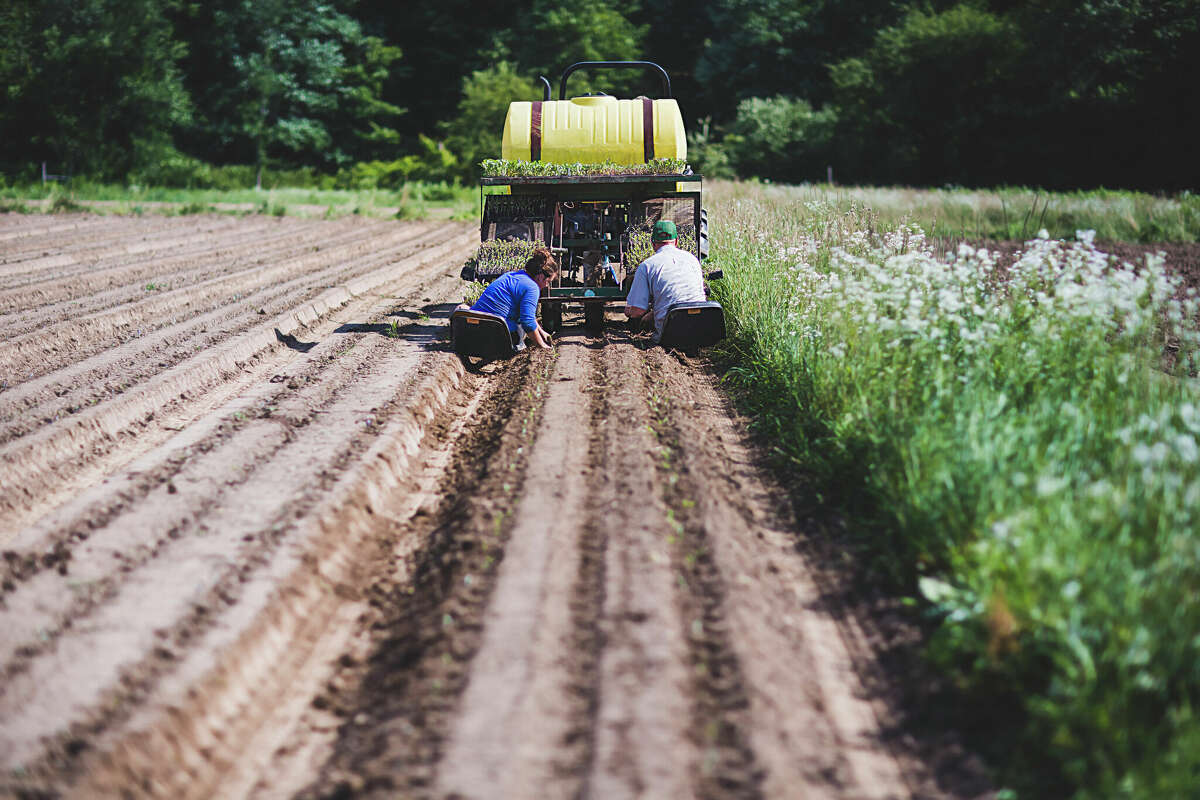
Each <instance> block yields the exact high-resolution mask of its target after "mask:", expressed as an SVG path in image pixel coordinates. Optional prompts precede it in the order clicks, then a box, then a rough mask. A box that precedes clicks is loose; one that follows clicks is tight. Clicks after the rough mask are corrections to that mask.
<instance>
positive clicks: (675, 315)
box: [658, 300, 725, 350]
mask: <svg viewBox="0 0 1200 800" xmlns="http://www.w3.org/2000/svg"><path fill="white" fill-rule="evenodd" d="M724 338H725V311H724V309H722V308H721V304H720V303H718V302H715V301H712V300H707V301H704V302H700V303H676V304H675V305H673V306H671V308H670V309H669V310H668V311H667V321H666V322H665V323H664V324H663V331H662V336H660V337H659V340H658V343H659V344H661V345H662V346H663V347H676V348H679V349H681V350H687V349H691V348H695V347H708V346H709V345H713V344H716V343H717V342H719V341H721V340H722V339H724Z"/></svg>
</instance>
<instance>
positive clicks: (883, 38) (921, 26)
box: [0, 0, 1200, 191]
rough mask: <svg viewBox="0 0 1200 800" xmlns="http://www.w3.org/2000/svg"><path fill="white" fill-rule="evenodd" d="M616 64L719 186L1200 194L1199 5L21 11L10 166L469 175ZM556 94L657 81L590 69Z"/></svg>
mask: <svg viewBox="0 0 1200 800" xmlns="http://www.w3.org/2000/svg"><path fill="white" fill-rule="evenodd" d="M631 58H649V59H651V60H655V61H657V62H659V63H661V64H662V65H663V66H664V67H666V68H667V70H668V71H669V72H670V73H671V76H672V79H673V86H674V93H675V95H676V96H677V97H678V98H679V99H680V102H681V105H682V108H683V111H684V115H685V120H686V121H687V123H688V125H689V133H690V136H691V145H692V150H693V156H692V159H691V160H692V162H693V163H694V164H695V165H696V166H697V167H699V168H700V169H702V170H704V171H705V173H706V174H710V175H712V176H717V177H722V176H728V177H732V176H741V177H750V176H757V177H760V178H764V179H770V180H773V181H777V182H805V181H823V180H824V179H825V178H826V176H827V170H828V169H832V171H833V175H834V178H835V180H836V181H838V182H839V183H843V184H848V183H865V184H880V183H903V184H909V185H923V186H940V185H946V184H954V185H962V186H972V185H974V186H979V185H998V184H999V185H1028V186H1042V187H1049V188H1095V187H1098V186H1108V187H1122V188H1138V189H1146V190H1153V191H1164V190H1166V191H1174V190H1182V189H1190V190H1193V191H1194V190H1195V189H1196V188H1197V187H1196V185H1195V180H1196V174H1197V172H1196V170H1195V169H1194V167H1193V168H1189V166H1188V165H1190V164H1194V163H1195V161H1196V159H1195V157H1194V155H1193V154H1192V152H1191V150H1192V147H1191V142H1192V139H1193V138H1194V136H1193V134H1192V131H1193V130H1194V129H1195V126H1196V113H1197V112H1196V104H1195V103H1194V102H1193V100H1192V94H1193V90H1192V85H1191V84H1192V81H1193V80H1194V78H1195V76H1196V75H1197V74H1200V0H1160V2H1154V3H1148V2H1144V0H1106V1H1105V2H1091V1H1089V2H1082V3H1079V2H1065V0H1052V1H1051V2H1048V3H1047V2H1040V1H1039V2H1035V1H1034V0H965V1H964V2H953V0H937V1H935V2H929V1H928V0H921V2H917V0H851V1H850V2H832V0H805V2H799V3H796V2H783V1H782V0H716V1H715V2H713V3H707V4H703V5H701V6H696V5H695V4H691V3H684V2H680V0H663V2H659V3H654V4H648V3H637V2H632V3H631V2H624V3H613V2H608V0H596V1H592V2H584V0H568V1H567V2H562V1H561V0H560V1H559V2H550V1H549V0H523V2H513V1H512V0H505V1H503V2H496V3H489V4H484V5H479V4H476V3H468V2H464V1H463V0H446V1H445V2H441V3H435V4H418V5H416V6H412V5H411V4H410V5H397V4H395V3H385V2H381V1H380V0H301V2H291V3H283V2H281V0H267V1H266V2H251V1H250V0H214V1H213V2H208V3H200V2H196V1H195V0H130V2H120V3H118V2H115V0H80V2H70V3H68V2H64V0H44V1H42V0H39V1H38V2H34V0H10V2H8V3H5V4H3V6H0V86H2V87H3V91H4V95H3V99H2V100H0V141H2V142H3V143H4V147H3V151H2V153H0V175H3V177H4V180H5V181H7V182H9V183H12V182H20V181H28V180H30V179H32V178H34V177H35V175H36V172H37V169H38V166H39V165H40V163H41V162H43V161H45V162H47V164H48V166H49V168H50V171H51V172H54V173H58V174H62V173H67V174H73V175H87V176H89V177H92V178H96V179H118V180H119V179H129V180H133V181H135V182H142V183H155V184H171V185H202V184H204V183H205V182H206V180H207V177H206V172H205V171H206V169H207V168H208V165H230V164H241V165H251V166H253V167H254V168H255V177H256V178H257V176H258V170H261V169H269V168H281V167H282V168H291V167H310V168H313V169H316V170H319V171H320V172H322V173H324V174H334V173H336V172H337V171H338V170H340V169H347V168H350V167H351V166H352V165H353V164H356V163H360V162H362V163H367V164H376V165H392V166H391V167H389V168H388V170H386V171H388V172H389V176H390V177H387V178H386V179H385V180H387V181H393V180H398V181H403V180H409V179H419V180H459V181H469V180H471V179H473V178H474V177H475V176H476V175H477V174H478V168H477V164H478V162H479V161H481V160H483V159H485V158H491V157H495V156H498V155H499V153H498V149H499V138H500V131H501V127H502V124H503V119H504V111H505V109H506V108H507V104H508V103H509V102H510V101H512V100H514V99H533V98H536V97H538V96H540V91H539V89H538V86H537V84H536V82H535V81H536V78H537V76H538V75H545V76H546V77H548V78H549V79H550V80H551V81H552V82H553V83H554V85H555V86H554V88H555V90H557V88H558V87H557V78H558V75H559V74H560V72H561V70H562V69H563V68H564V67H565V66H567V65H568V64H570V63H572V62H574V61H578V60H600V59H604V60H618V59H631ZM569 89H570V92H571V93H572V94H575V93H582V92H587V91H608V92H610V93H615V94H619V95H622V96H633V95H636V94H639V93H647V94H655V93H657V92H658V91H659V86H658V82H657V81H656V80H654V79H653V78H652V76H649V75H647V74H645V73H641V72H638V71H632V70H619V71H607V70H591V71H581V72H578V73H576V74H575V75H573V76H572V78H571V83H570V87H569ZM368 171H372V170H368ZM373 171H375V172H378V171H379V169H378V168H373Z"/></svg>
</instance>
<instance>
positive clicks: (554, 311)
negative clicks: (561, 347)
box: [542, 303, 562, 333]
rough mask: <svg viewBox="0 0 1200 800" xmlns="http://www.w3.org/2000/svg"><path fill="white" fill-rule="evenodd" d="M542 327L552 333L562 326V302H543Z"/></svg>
mask: <svg viewBox="0 0 1200 800" xmlns="http://www.w3.org/2000/svg"><path fill="white" fill-rule="evenodd" d="M542 327H543V328H545V329H546V330H548V331H550V332H551V333H554V332H555V331H557V330H558V329H559V328H561V327H562V303H542Z"/></svg>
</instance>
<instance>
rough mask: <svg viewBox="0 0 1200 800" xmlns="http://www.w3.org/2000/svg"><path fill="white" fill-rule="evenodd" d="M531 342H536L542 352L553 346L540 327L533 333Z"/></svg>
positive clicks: (544, 330) (543, 329) (548, 335)
mask: <svg viewBox="0 0 1200 800" xmlns="http://www.w3.org/2000/svg"><path fill="white" fill-rule="evenodd" d="M533 341H535V342H537V346H538V347H540V348H541V349H543V350H549V349H550V346H551V345H553V344H554V342H553V340H551V338H550V334H549V333H547V332H546V329H545V328H543V327H542V326H541V325H538V326H537V329H536V330H535V331H534V332H533Z"/></svg>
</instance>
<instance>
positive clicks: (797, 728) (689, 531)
mask: <svg viewBox="0 0 1200 800" xmlns="http://www.w3.org/2000/svg"><path fill="white" fill-rule="evenodd" d="M644 358H645V366H644V369H646V371H647V374H648V375H650V376H653V377H652V378H651V380H652V381H653V382H655V383H656V385H657V386H658V387H659V390H658V391H656V392H654V393H652V395H651V396H652V397H656V398H659V399H658V400H657V402H656V403H655V405H656V408H655V412H654V413H655V416H656V419H657V421H656V425H655V427H656V432H657V433H658V436H659V438H660V441H661V443H662V446H663V448H664V451H665V457H664V459H663V461H662V462H661V463H660V469H661V470H663V471H664V472H665V473H666V475H667V480H666V481H665V485H666V486H667V487H668V495H669V499H668V503H669V504H670V505H671V507H672V508H673V509H674V511H675V513H676V519H677V521H678V528H677V530H678V531H679V538H678V540H677V547H676V557H677V558H678V559H679V560H680V562H681V564H680V568H681V571H682V572H683V574H684V575H685V577H686V579H687V580H688V581H689V582H690V583H694V584H697V585H700V586H703V587H705V588H704V590H703V591H702V592H701V593H700V596H701V597H702V598H703V602H702V603H701V605H700V607H699V608H697V609H696V611H697V612H698V613H697V616H696V617H695V619H696V620H697V621H698V622H699V623H700V624H699V625H697V624H696V623H693V630H692V633H693V645H694V648H695V649H694V650H693V652H694V653H695V654H696V655H697V656H698V658H699V661H698V663H707V664H714V663H715V664H719V665H720V666H719V668H718V669H712V668H706V669H703V670H699V671H698V673H699V674H700V675H701V676H702V678H701V680H702V681H705V682H710V683H711V686H710V688H709V690H708V692H707V695H708V697H710V698H711V699H712V700H714V701H716V705H717V706H719V707H721V708H723V709H725V713H726V714H727V715H731V716H732V721H733V722H734V723H736V724H737V725H738V728H739V736H738V737H737V739H735V740H733V741H732V742H722V739H723V738H724V732H723V730H722V729H723V727H724V726H725V725H726V724H727V723H726V722H722V723H721V724H720V725H719V726H716V727H713V728H710V729H709V730H708V731H707V735H706V737H705V738H706V739H708V740H709V741H710V742H716V743H717V744H718V745H720V747H721V749H722V750H724V752H725V755H724V756H723V757H721V756H718V757H716V758H713V759H712V761H713V762H714V763H721V762H724V763H726V764H728V765H729V766H732V767H734V770H733V774H734V775H737V776H746V775H748V774H749V775H753V774H754V773H753V772H752V771H751V772H747V770H746V767H748V766H749V765H748V764H746V763H745V762H744V759H742V763H740V764H739V763H737V760H738V759H739V755H738V754H739V753H744V752H746V751H749V750H752V752H753V754H754V756H755V757H756V759H757V762H758V765H759V767H758V774H757V776H755V777H756V781H757V782H759V784H760V786H761V790H762V792H763V793H764V794H766V795H767V796H770V797H786V796H803V797H830V798H835V797H836V798H841V797H850V798H856V799H857V798H873V799H878V800H884V798H904V797H923V798H942V797H955V796H971V797H974V796H987V789H986V781H982V780H981V779H980V774H979V772H978V770H976V771H975V773H974V774H973V775H971V774H969V773H970V769H968V770H967V772H966V773H963V774H960V775H957V776H954V777H953V778H952V781H953V782H956V784H957V788H946V787H943V786H942V785H941V784H940V782H939V779H938V776H935V775H934V774H933V772H932V770H931V769H930V764H931V763H932V762H931V761H930V760H927V758H925V757H920V756H918V755H917V754H916V752H915V751H914V750H912V749H910V748H911V742H910V743H909V744H908V745H901V743H900V741H899V739H898V738H897V737H898V735H899V734H903V730H904V726H903V723H902V721H901V719H900V718H899V716H898V715H897V714H896V713H895V710H894V709H893V708H892V707H891V706H890V704H889V701H888V700H887V699H886V698H885V697H884V696H883V694H881V693H880V687H879V686H878V685H876V686H870V685H869V681H870V678H869V677H868V676H869V675H870V673H871V672H872V671H875V670H878V669H879V665H878V663H877V662H876V660H875V657H874V656H873V654H872V652H871V649H870V647H869V646H868V645H867V643H866V641H865V637H864V636H863V635H862V632H861V630H859V629H858V626H857V623H856V621H855V619H854V616H853V615H852V614H849V613H847V612H846V610H845V609H842V608H840V607H837V606H835V605H831V603H833V602H834V601H830V600H827V599H826V597H827V596H828V595H827V593H826V592H824V591H822V590H821V588H820V587H819V586H818V582H817V578H816V576H815V574H814V572H813V570H812V568H811V567H810V566H809V564H808V563H807V561H806V559H805V557H804V556H803V555H802V554H801V552H800V551H799V549H798V544H797V534H796V532H795V529H794V521H793V520H791V519H790V518H789V517H787V516H784V515H785V514H786V509H787V508H788V507H789V506H788V502H787V498H786V494H785V493H784V492H783V491H782V490H781V489H780V488H779V487H777V486H775V485H774V484H773V482H772V480H771V479H770V478H769V477H768V476H767V475H766V474H765V472H764V471H763V470H761V469H760V468H759V467H758V465H757V463H758V462H757V458H756V456H755V455H754V454H753V451H752V448H751V446H750V445H749V444H748V438H747V435H746V433H745V431H744V430H742V429H741V428H740V427H739V426H738V425H737V424H736V423H735V422H734V415H733V414H732V412H731V411H730V407H729V405H728V403H727V402H726V401H725V400H724V399H723V398H722V397H721V396H720V395H719V394H718V393H717V392H716V390H715V389H714V387H713V385H712V382H713V378H712V377H711V376H710V375H709V373H708V372H707V370H706V368H705V367H704V366H703V365H702V364H697V363H695V362H692V361H690V360H688V359H686V358H685V357H682V356H678V355H676V354H669V353H665V352H664V351H662V350H658V349H654V350H650V351H647V352H646V353H645V354H644ZM734 664H737V665H740V666H739V668H738V671H737V672H731V671H730V667H731V666H733V665H734ZM876 683H878V682H876ZM701 696H704V693H702V694H701ZM900 738H903V737H902V736H901V737H900ZM730 744H732V745H733V747H732V749H731V748H730ZM943 749H947V748H943ZM928 755H929V754H928V753H927V754H925V756H926V757H927V756H928ZM730 756H733V757H734V758H735V761H734V762H733V763H730V762H728V761H727V760H725V759H727V758H729V757H730ZM727 769H728V767H726V768H723V769H721V770H719V771H718V772H717V773H714V774H713V775H711V776H710V779H711V778H716V779H717V781H718V786H717V788H716V791H715V792H714V794H713V796H727V795H726V793H725V790H724V788H723V787H722V786H721V785H720V784H721V783H722V782H723V781H724V780H725V778H726V776H727V775H728V774H729V773H728V772H727Z"/></svg>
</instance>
